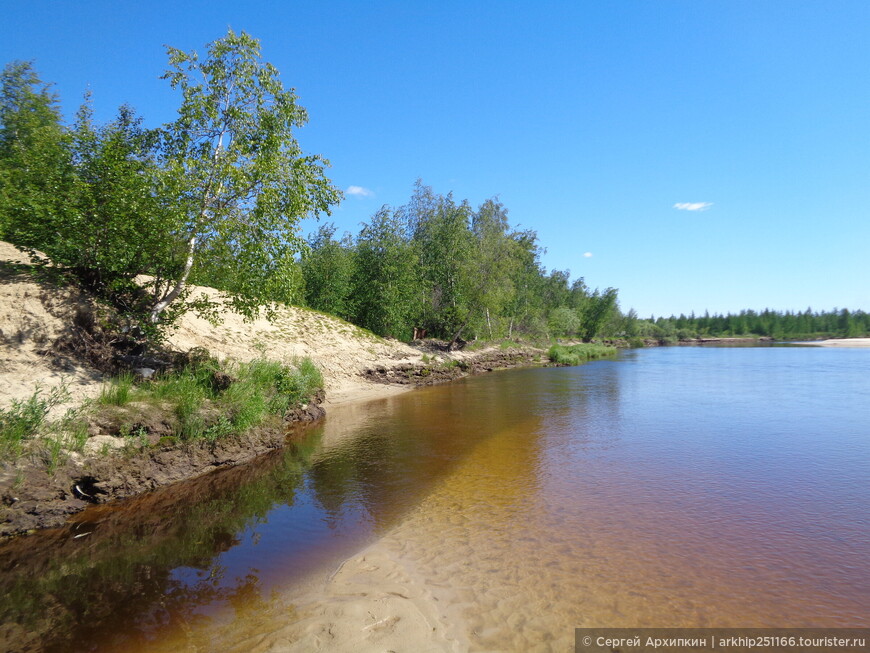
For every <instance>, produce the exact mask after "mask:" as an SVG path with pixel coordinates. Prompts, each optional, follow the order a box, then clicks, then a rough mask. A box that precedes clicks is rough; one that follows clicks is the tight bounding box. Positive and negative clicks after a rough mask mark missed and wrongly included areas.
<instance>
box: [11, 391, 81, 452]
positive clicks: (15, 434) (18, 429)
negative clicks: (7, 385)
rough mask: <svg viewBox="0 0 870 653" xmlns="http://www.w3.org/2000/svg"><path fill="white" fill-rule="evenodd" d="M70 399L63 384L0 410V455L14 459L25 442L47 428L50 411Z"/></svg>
mask: <svg viewBox="0 0 870 653" xmlns="http://www.w3.org/2000/svg"><path fill="white" fill-rule="evenodd" d="M68 399H69V392H68V391H67V387H66V385H65V384H64V385H60V386H58V387H55V388H51V389H50V390H49V391H48V394H43V389H42V388H41V387H38V386H37V388H36V390H35V391H34V392H33V394H32V395H31V396H30V397H29V398H28V399H25V400H23V401H22V400H14V401H13V402H12V406H10V407H9V408H6V409H0V455H2V456H3V457H4V458H6V457H11V458H15V457H17V456H18V455H20V453H21V449H22V445H23V443H24V441H25V440H28V439H30V438H33V437H35V436H36V435H38V434H39V433H40V432H41V431H42V430H43V429H44V428H45V426H46V424H47V421H46V418H47V417H48V413H49V412H50V411H51V409H52V408H54V407H55V406H58V405H60V404H62V403H63V402H65V401H67V400H68Z"/></svg>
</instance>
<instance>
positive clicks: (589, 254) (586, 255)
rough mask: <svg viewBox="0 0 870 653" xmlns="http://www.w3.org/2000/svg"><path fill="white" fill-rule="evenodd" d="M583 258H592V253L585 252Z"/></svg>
mask: <svg viewBox="0 0 870 653" xmlns="http://www.w3.org/2000/svg"><path fill="white" fill-rule="evenodd" d="M583 258H592V252H583Z"/></svg>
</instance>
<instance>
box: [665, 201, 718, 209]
mask: <svg viewBox="0 0 870 653" xmlns="http://www.w3.org/2000/svg"><path fill="white" fill-rule="evenodd" d="M711 206H713V202H677V203H676V204H674V208H675V209H678V210H680V211H706V210H707V209H709V208H710V207H711Z"/></svg>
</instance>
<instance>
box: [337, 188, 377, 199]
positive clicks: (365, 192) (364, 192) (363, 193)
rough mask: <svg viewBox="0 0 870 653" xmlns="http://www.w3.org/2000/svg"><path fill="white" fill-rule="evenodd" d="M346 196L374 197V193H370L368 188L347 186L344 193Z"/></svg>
mask: <svg viewBox="0 0 870 653" xmlns="http://www.w3.org/2000/svg"><path fill="white" fill-rule="evenodd" d="M344 192H345V193H347V194H348V195H356V196H357V197H374V196H375V194H374V192H372V191H370V190H369V189H368V188H363V187H362V186H348V187H347V190H346V191H344Z"/></svg>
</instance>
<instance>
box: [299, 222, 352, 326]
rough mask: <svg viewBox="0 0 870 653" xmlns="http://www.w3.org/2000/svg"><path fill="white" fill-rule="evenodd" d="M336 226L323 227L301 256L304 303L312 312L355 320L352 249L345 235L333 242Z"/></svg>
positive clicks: (350, 242)
mask: <svg viewBox="0 0 870 653" xmlns="http://www.w3.org/2000/svg"><path fill="white" fill-rule="evenodd" d="M334 235H335V225H333V224H325V225H322V226H321V227H320V229H319V230H318V231H317V232H316V233H315V234H313V235H312V236H311V237H309V239H308V249H307V251H305V252H304V253H303V255H302V266H301V267H302V277H303V279H304V284H305V301H306V303H307V304H308V306H310V307H311V308H313V309H315V310H318V311H323V312H325V313H329V314H331V315H337V316H338V317H340V318H342V319H345V320H349V319H353V317H354V301H353V299H354V292H353V276H354V269H355V265H356V261H355V255H356V252H355V249H354V244H353V241H352V239H351V236H350V235H349V234H348V235H346V236H345V237H344V238H342V239H341V240H340V241H338V240H335V239H334V238H333V236H334Z"/></svg>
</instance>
